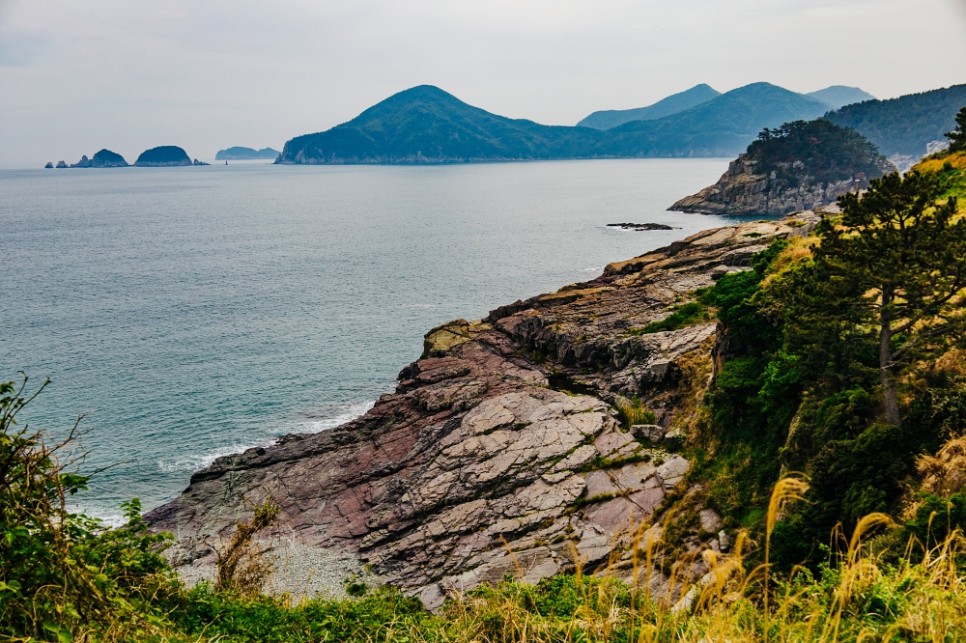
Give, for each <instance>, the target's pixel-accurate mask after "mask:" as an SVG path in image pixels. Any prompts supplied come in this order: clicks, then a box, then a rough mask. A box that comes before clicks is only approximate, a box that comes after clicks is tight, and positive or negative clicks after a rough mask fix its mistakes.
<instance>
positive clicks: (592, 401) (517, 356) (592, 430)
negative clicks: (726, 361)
mask: <svg viewBox="0 0 966 643" xmlns="http://www.w3.org/2000/svg"><path fill="white" fill-rule="evenodd" d="M816 220H817V217H816V215H814V214H813V213H810V212H805V213H799V214H798V215H796V216H794V217H790V218H789V219H785V220H782V221H778V222H759V223H751V224H745V225H741V226H735V227H727V228H720V229H716V230H708V231H705V232H701V233H699V234H696V235H694V236H692V237H689V238H687V239H685V240H683V241H680V242H677V243H674V244H672V245H671V246H668V247H666V248H663V249H660V250H656V251H654V252H650V253H648V254H645V255H643V256H640V257H636V258H634V259H630V260H628V261H623V262H618V263H614V264H611V265H609V266H608V267H607V269H606V270H605V272H604V274H603V275H601V276H600V277H598V278H597V279H594V280H593V281H590V282H587V283H583V284H574V285H570V286H567V287H565V288H562V289H561V290H559V291H557V292H556V293H551V294H546V295H541V296H538V297H534V298H532V299H529V300H527V301H519V302H516V303H514V304H511V305H509V306H504V307H502V308H499V309H497V310H495V311H493V312H491V313H490V315H489V316H488V317H487V318H485V319H484V320H482V321H480V322H472V323H471V322H466V321H464V320H457V321H454V322H451V323H450V324H446V325H444V326H441V327H438V328H435V329H433V330H432V331H430V332H429V333H428V334H427V336H426V343H425V350H424V354H423V356H422V357H421V358H420V359H419V360H417V361H416V362H414V363H412V364H410V365H409V366H407V367H406V368H404V369H403V370H402V372H401V373H400V376H399V383H398V386H397V388H396V390H395V392H393V393H389V394H386V395H383V396H382V397H381V398H380V399H379V400H378V402H377V403H376V405H375V406H374V407H373V408H372V409H371V410H370V411H369V412H368V413H366V414H365V415H364V416H362V417H360V418H358V419H356V420H354V421H352V422H350V423H348V424H345V425H343V426H341V427H339V428H336V429H332V430H330V431H324V432H321V433H317V434H311V435H291V436H287V437H285V438H283V439H282V440H281V441H280V442H279V443H278V444H277V445H275V446H273V447H270V448H266V449H252V450H249V451H246V452H245V453H242V454H239V455H234V456H229V457H225V458H221V459H219V460H217V461H216V462H214V463H213V464H212V465H211V466H210V467H208V468H207V469H205V470H203V471H200V472H198V473H196V474H195V475H194V476H193V477H192V479H191V485H190V487H189V488H188V489H187V490H186V491H185V492H184V493H183V495H182V496H181V497H179V498H177V499H176V500H174V501H173V502H171V503H169V504H167V505H164V506H162V507H160V508H158V509H156V510H154V511H152V512H151V513H150V514H149V515H148V520H149V521H150V522H151V523H152V524H153V525H154V526H155V527H157V528H162V529H167V530H170V531H172V532H174V533H175V536H176V538H177V542H178V548H177V554H178V557H179V559H178V562H179V563H180V564H181V565H183V566H185V568H188V569H192V568H194V569H196V568H203V567H205V566H210V565H211V564H212V562H213V555H212V550H211V547H210V546H209V545H210V543H211V542H213V541H214V540H217V538H218V537H219V535H224V534H226V533H228V531H229V530H230V528H231V526H232V524H233V523H234V521H235V520H237V519H238V518H239V517H243V516H245V515H247V514H248V512H250V508H251V506H252V503H257V502H259V501H260V500H262V499H263V498H265V497H267V496H271V497H273V498H275V500H276V501H277V502H278V503H279V504H280V505H281V508H282V511H281V514H280V519H279V522H278V525H277V526H276V527H275V528H274V532H273V533H272V534H268V535H266V538H267V539H268V540H269V541H272V542H275V543H278V542H290V543H294V544H297V545H298V546H299V547H300V548H302V550H305V549H306V548H308V549H311V550H314V551H318V552H320V553H321V554H323V557H325V556H328V557H330V558H331V559H333V560H334V559H338V560H339V561H342V562H343V563H344V562H346V561H348V563H349V568H352V567H353V566H354V567H355V568H357V569H362V568H363V567H365V568H366V569H368V570H371V571H372V572H373V573H374V574H376V575H377V576H378V577H379V579H380V580H382V581H385V582H389V583H392V584H395V585H398V586H400V587H402V588H404V589H405V590H407V591H409V592H411V593H413V594H417V595H419V596H420V597H421V598H422V599H423V601H424V602H425V603H426V604H427V605H429V606H431V607H432V606H436V605H439V604H440V603H441V602H442V600H443V598H444V596H445V592H446V591H448V589H450V588H454V587H456V588H463V589H466V588H471V587H474V586H476V585H478V584H480V583H482V582H487V581H496V580H499V579H500V578H501V577H502V576H503V575H504V574H507V573H518V574H521V575H522V576H523V577H524V578H525V579H527V580H530V581H536V580H538V579H540V578H543V577H546V576H549V575H552V574H555V573H557V572H560V571H563V570H566V569H571V568H572V567H573V564H574V560H573V559H574V555H573V552H576V553H577V555H578V556H579V557H580V560H581V562H582V563H583V564H584V566H585V568H586V569H588V570H594V569H598V568H602V567H604V566H608V565H609V566H610V569H611V572H615V571H616V573H617V574H619V575H625V576H629V575H630V574H631V573H632V571H631V568H632V562H631V558H632V552H631V549H632V548H631V547H630V544H631V542H632V540H633V539H634V538H637V539H640V538H648V537H656V536H658V535H660V533H661V529H662V527H661V525H662V522H663V521H664V519H665V518H666V517H667V516H668V515H670V514H671V513H672V510H673V508H674V503H675V501H676V500H677V499H680V498H686V497H688V494H689V492H690V491H693V489H691V490H689V489H688V483H687V472H688V470H689V468H690V465H689V463H688V461H687V460H686V459H685V458H684V457H683V456H681V455H680V454H677V453H674V452H670V451H668V450H667V448H666V445H668V444H674V443H675V441H674V440H669V439H666V438H668V434H669V433H671V434H674V436H675V437H680V438H682V439H685V440H686V439H687V430H688V428H689V427H690V420H691V418H690V414H691V413H692V412H693V411H694V409H695V408H696V400H697V399H698V398H700V396H701V395H702V394H703V390H704V387H706V385H707V382H708V378H709V375H710V362H711V360H710V356H709V354H710V349H711V347H712V345H713V343H714V340H713V337H714V332H715V327H714V324H713V323H702V324H698V325H695V326H690V327H687V328H683V329H680V330H676V331H669V332H658V333H652V334H641V333H639V332H635V329H639V328H641V327H643V326H644V325H646V324H647V323H649V322H652V321H656V320H659V319H662V318H663V317H665V316H667V315H668V314H670V312H671V309H672V308H673V305H674V304H676V303H678V302H680V301H682V300H684V299H686V298H687V297H688V296H689V293H692V292H693V291H694V290H695V289H697V288H700V287H706V286H709V285H710V284H711V283H712V281H713V279H715V278H716V276H719V275H721V274H723V273H725V272H728V271H733V270H742V269H745V268H746V267H747V266H748V265H749V263H750V259H751V257H752V256H753V255H754V254H755V253H756V252H758V251H760V250H762V249H764V248H765V247H767V245H768V244H769V243H771V242H772V241H773V240H775V239H776V238H780V237H787V236H793V235H799V234H804V233H805V232H807V231H808V230H809V229H810V228H811V227H812V225H813V224H814V223H815V221H816ZM626 400H639V401H640V404H641V405H643V406H644V407H646V408H648V409H650V410H651V411H653V413H654V418H653V424H650V425H644V426H635V427H630V429H628V428H627V427H624V426H622V424H621V422H620V421H619V420H618V417H619V416H618V413H617V411H616V405H618V404H619V403H621V402H622V401H623V402H626ZM691 514H692V516H691V517H692V518H693V519H694V520H692V523H693V526H692V528H690V531H688V535H687V536H686V538H685V542H684V543H683V545H684V547H685V549H690V550H692V551H697V550H700V549H703V548H712V549H722V548H727V543H728V535H727V534H726V533H724V532H719V530H720V528H721V525H720V520H719V519H718V518H717V517H716V516H715V515H714V513H713V512H710V511H708V510H705V511H701V512H700V516H699V517H700V519H699V520H698V519H695V512H694V511H692V512H691ZM688 565H689V567H688V569H686V570H685V572H684V573H685V575H691V576H695V577H697V576H700V575H701V574H702V573H704V571H705V570H704V569H703V568H702V563H701V562H700V559H697V560H696V561H692V562H690V563H688ZM664 568H665V569H667V567H664ZM313 573H314V572H313V570H311V569H305V570H304V574H305V576H306V578H308V577H310V576H312V575H313ZM645 582H648V583H649V584H650V585H651V586H652V587H654V588H656V589H660V588H666V586H667V578H665V577H664V576H663V574H662V573H661V572H655V573H654V575H653V577H652V578H649V579H646V580H645ZM333 585H335V583H332V582H329V585H328V586H324V587H323V588H322V589H325V590H332V591H336V590H338V589H339V588H338V587H336V586H333Z"/></svg>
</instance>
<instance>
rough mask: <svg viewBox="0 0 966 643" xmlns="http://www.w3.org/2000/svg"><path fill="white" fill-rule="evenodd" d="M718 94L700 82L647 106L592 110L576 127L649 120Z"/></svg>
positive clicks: (608, 125)
mask: <svg viewBox="0 0 966 643" xmlns="http://www.w3.org/2000/svg"><path fill="white" fill-rule="evenodd" d="M720 95H721V92H719V91H717V90H715V89H712V88H711V87H710V86H709V85H706V84H704V83H702V84H700V85H695V86H694V87H692V88H691V89H688V90H686V91H683V92H680V93H678V94H672V95H671V96H668V97H667V98H664V99H662V100H659V101H658V102H656V103H654V104H653V105H648V106H647V107H637V108H634V109H609V110H603V111H599V112H594V113H593V114H591V115H590V116H587V117H586V118H584V119H583V120H581V121H580V122H579V123H577V127H593V128H594V129H600V130H605V129H611V128H612V127H617V126H619V125H623V124H624V123H629V122H631V121H651V120H655V119H658V118H664V117H665V116H670V115H671V114H677V113H678V112H683V111H684V110H686V109H690V108H692V107H696V106H698V105H700V104H701V103H705V102H707V101H709V100H711V99H713V98H717V97H718V96H720Z"/></svg>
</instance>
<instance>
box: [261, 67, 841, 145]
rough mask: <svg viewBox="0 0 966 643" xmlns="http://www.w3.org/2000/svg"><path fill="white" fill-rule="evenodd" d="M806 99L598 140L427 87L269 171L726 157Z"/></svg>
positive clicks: (743, 94)
mask: <svg viewBox="0 0 966 643" xmlns="http://www.w3.org/2000/svg"><path fill="white" fill-rule="evenodd" d="M827 109H828V108H827V106H826V105H825V104H824V103H821V102H819V101H817V100H815V99H812V98H808V97H806V96H802V95H800V94H796V93H794V92H790V91H788V90H787V89H782V88H781V87H776V86H775V85H770V84H768V83H755V84H752V85H747V86H745V87H740V88H738V89H735V90H732V91H730V92H727V93H726V94H722V95H721V96H718V97H717V98H714V99H712V100H710V101H707V102H704V103H702V104H700V105H697V106H695V107H692V108H690V109H687V110H685V111H683V112H678V113H676V114H671V115H670V116H665V117H663V118H659V119H655V120H650V121H633V122H631V123H626V124H624V125H622V126H620V127H617V128H613V129H610V130H607V131H600V130H595V129H592V128H588V127H565V126H549V125H540V124H538V123H534V122H533V121H529V120H523V119H517V120H515V119H509V118H505V117H503V116H498V115H496V114H492V113H490V112H487V111H486V110H483V109H480V108H478V107H473V106H472V105H467V104H466V103H464V102H462V101H460V100H459V99H457V98H456V97H454V96H452V95H451V94H448V93H446V92H444V91H443V90H441V89H439V88H437V87H432V86H429V85H421V86H419V87H413V88H412V89H407V90H405V91H403V92H400V93H398V94H395V95H394V96H391V97H389V98H387V99H386V100H384V101H382V102H380V103H378V104H376V105H374V106H372V107H370V108H369V109H367V110H366V111H364V112H362V113H361V114H360V115H359V116H357V117H356V118H354V119H352V120H351V121H349V122H348V123H343V124H342V125H338V126H336V127H333V128H332V129H330V130H328V131H325V132H319V133H316V134H305V135H303V136H298V137H295V138H293V139H291V140H290V141H288V142H287V143H286V144H285V147H284V148H283V149H282V153H281V155H279V158H278V159H277V160H276V163H285V164H288V163H295V164H329V163H333V164H341V163H386V164H391V163H465V162H474V161H519V160H548V159H574V158H637V157H687V156H734V155H737V154H738V153H739V152H742V151H743V150H744V149H745V147H746V146H747V145H748V143H750V142H751V141H753V140H754V139H755V136H756V135H757V134H758V132H759V131H761V129H762V128H764V127H775V126H778V125H780V124H782V123H785V122H788V121H793V120H802V119H810V118H814V117H816V116H820V115H821V114H822V113H824V112H825V111H827Z"/></svg>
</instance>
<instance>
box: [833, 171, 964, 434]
mask: <svg viewBox="0 0 966 643" xmlns="http://www.w3.org/2000/svg"><path fill="white" fill-rule="evenodd" d="M941 195H942V187H941V185H940V182H939V180H938V179H937V177H936V176H935V175H932V174H921V173H919V172H915V171H913V172H910V173H908V174H907V175H905V176H904V177H902V176H900V175H898V174H889V175H887V176H884V177H883V178H881V179H879V180H876V181H873V182H872V183H871V184H870V186H869V190H868V192H866V193H865V194H861V195H860V194H847V195H845V196H843V197H842V198H841V199H839V204H840V205H841V207H842V211H843V215H842V219H841V221H840V222H839V223H837V224H836V223H833V222H832V221H831V220H825V221H824V222H823V223H822V225H821V226H820V228H819V236H820V238H821V245H819V246H818V247H816V248H815V258H814V266H815V270H816V274H817V275H821V277H822V280H821V281H820V282H819V283H818V284H817V287H818V288H819V289H822V290H824V292H825V295H826V296H825V297H824V298H823V299H822V300H821V302H822V303H821V306H822V308H824V311H821V312H822V313H824V314H825V315H826V316H829V317H830V318H835V319H840V320H841V319H849V320H851V321H853V322H857V323H858V324H860V325H861V326H862V327H864V328H868V329H870V330H871V331H872V332H873V333H874V335H875V340H876V341H877V344H878V380H879V389H880V396H881V398H880V400H881V405H882V412H883V417H884V419H885V420H886V421H887V422H888V423H890V424H893V425H897V426H898V425H899V424H900V416H899V405H898V401H897V394H896V385H895V381H896V377H897V375H898V374H899V373H900V372H901V370H902V368H903V367H904V366H905V365H906V364H908V363H910V362H911V361H913V360H915V359H924V358H928V357H930V356H933V355H936V354H938V353H939V352H941V351H943V350H945V348H947V346H948V344H949V342H951V341H962V340H963V336H964V333H966V302H964V298H966V218H962V217H961V218H959V219H958V220H956V218H955V215H956V200H955V198H953V197H950V198H948V199H946V200H945V201H943V200H942V198H941Z"/></svg>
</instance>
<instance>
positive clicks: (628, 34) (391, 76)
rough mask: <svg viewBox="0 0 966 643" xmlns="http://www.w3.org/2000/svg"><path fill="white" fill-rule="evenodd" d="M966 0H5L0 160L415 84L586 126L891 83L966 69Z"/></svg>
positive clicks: (236, 121) (326, 107)
mask: <svg viewBox="0 0 966 643" xmlns="http://www.w3.org/2000/svg"><path fill="white" fill-rule="evenodd" d="M964 36H966V3H963V2H961V1H960V0H922V1H921V2H917V3H909V2H905V1H904V0H846V1H841V2H835V1H832V0H820V1H818V2H808V1H807V0H736V1H735V2H732V3H728V4H722V3H716V2H711V0H694V1H692V2H689V3H686V4H684V3H681V4H680V5H675V6H668V5H666V4H664V3H658V2H653V1H652V2H634V1H632V0H611V1H610V2H608V3H606V4H605V5H604V4H601V3H600V2H597V3H590V2H588V1H586V0H571V1H563V2H559V1H558V2H550V1H549V0H540V1H532V2H525V3H519V2H510V1H508V0H496V1H494V2H490V3H486V4H473V5H464V4H461V3H452V2H443V1H442V0H413V1H412V2H409V3H405V4H400V3H392V2H388V1H387V0H361V1H360V2H356V3H352V4H345V5H343V4H338V5H331V4H330V3H313V2H308V1H307V0H284V1H281V2H276V3H271V4H267V3H266V4H261V3H256V2H229V1H228V0H213V1H212V2H208V3H193V2H190V1H189V0H169V1H168V2H165V3H163V4H156V5H150V6H147V5H141V4H139V3H137V4H136V3H125V2H122V1H121V0H89V1H88V2H85V3H58V2H54V1H53V0H30V1H27V0H0V87H2V89H3V96H4V98H3V100H2V101H0V119H2V122H3V124H4V125H3V127H4V136H3V145H2V146H0V166H4V167H40V166H42V165H43V164H44V163H45V162H47V161H53V162H54V163H56V162H57V161H59V160H65V161H67V162H68V163H74V162H76V161H77V160H78V159H79V158H80V157H81V155H82V154H87V155H88V156H90V155H92V154H93V153H94V152H96V151H97V150H99V149H101V148H108V149H110V150H113V151H115V152H118V153H120V154H122V155H123V156H124V157H125V158H126V159H127V160H128V162H133V161H134V159H135V158H137V156H138V155H139V154H140V153H141V152H142V151H144V150H145V149H148V148H151V147H155V146H158V145H178V146H180V147H183V148H184V149H185V150H186V151H187V153H188V154H189V155H190V156H191V157H193V158H194V157H197V158H199V159H211V158H213V157H214V155H215V153H216V152H217V151H218V150H219V149H223V148H227V147H231V146H236V145H238V146H245V147H253V148H256V149H258V148H263V147H273V148H275V149H279V150H280V149H281V148H282V145H284V143H285V141H287V140H289V139H290V138H292V137H294V136H298V135H300V134H306V133H310V132H318V131H324V130H326V129H329V128H331V127H333V126H335V125H338V124H339V123H342V122H345V121H347V120H350V119H352V118H354V117H355V116H356V115H358V114H359V113H360V112H361V111H363V110H364V109H366V108H367V107H369V106H371V105H373V104H375V103H377V102H379V101H381V100H383V99H384V98H387V97H388V96H390V95H392V94H394V93H397V92H399V91H402V90H404V89H407V88H409V87H412V86H415V85H421V84H431V85H436V86H438V87H440V88H442V89H444V90H445V91H447V92H449V93H451V94H453V95H455V96H456V97H457V98H459V99H461V100H463V101H465V102H467V103H470V104H472V105H475V106H477V107H481V108H483V109H485V110H487V111H490V112H493V113H495V114H500V115H502V116H507V117H510V118H527V119H530V120H534V121H537V122H539V123H544V124H548V125H573V124H575V123H576V122H577V121H579V120H580V119H581V118H583V117H585V116H587V115H588V114H590V113H591V112H594V111H597V110H604V109H626V108H633V107H641V106H644V105H648V104H651V103H654V102H656V101H658V100H660V99H662V98H664V97H666V96H668V95H670V94H674V93H677V92H680V91H683V90H685V89H688V88H690V87H692V86H694V85H696V84H699V83H707V84H709V85H711V86H712V87H714V88H715V89H716V90H718V91H721V92H725V91H729V90H731V89H735V88H737V87H741V86H743V85H747V84H749V83H753V82H760V81H764V82H770V83H773V84H775V85H780V86H782V87H785V88H786V89H790V90H792V91H796V92H801V93H808V92H812V91H816V90H819V89H823V88H825V87H828V86H830V85H847V86H853V87H860V88H861V89H863V90H865V91H867V92H869V93H871V94H873V95H874V96H876V97H877V98H894V97H896V96H901V95H904V94H909V93H915V92H921V91H928V90H931V89H937V88H940V87H947V86H950V85H954V84H958V83H961V82H966V64H964V63H963V61H964V60H966V37H964Z"/></svg>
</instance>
